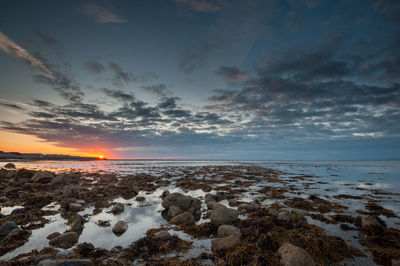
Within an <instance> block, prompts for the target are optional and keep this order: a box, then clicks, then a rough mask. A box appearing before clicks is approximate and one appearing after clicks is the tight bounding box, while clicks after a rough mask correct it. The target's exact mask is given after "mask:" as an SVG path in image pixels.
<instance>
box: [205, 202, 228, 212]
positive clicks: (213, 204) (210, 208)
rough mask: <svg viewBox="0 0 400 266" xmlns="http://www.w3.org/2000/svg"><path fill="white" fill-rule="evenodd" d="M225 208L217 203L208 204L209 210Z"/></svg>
mask: <svg viewBox="0 0 400 266" xmlns="http://www.w3.org/2000/svg"><path fill="white" fill-rule="evenodd" d="M221 207H222V208H225V205H223V204H221V203H217V202H215V201H209V202H207V208H208V209H209V210H216V209H218V208H221Z"/></svg>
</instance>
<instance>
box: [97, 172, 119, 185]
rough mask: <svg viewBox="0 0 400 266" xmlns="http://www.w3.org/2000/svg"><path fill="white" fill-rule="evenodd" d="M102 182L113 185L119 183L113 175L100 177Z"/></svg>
mask: <svg viewBox="0 0 400 266" xmlns="http://www.w3.org/2000/svg"><path fill="white" fill-rule="evenodd" d="M100 180H101V181H103V182H107V183H111V182H115V181H117V177H116V175H113V174H105V175H101V176H100Z"/></svg>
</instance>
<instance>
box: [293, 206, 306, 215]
mask: <svg viewBox="0 0 400 266" xmlns="http://www.w3.org/2000/svg"><path fill="white" fill-rule="evenodd" d="M292 213H294V214H297V215H301V216H305V215H306V212H305V211H303V210H300V209H296V208H294V209H292Z"/></svg>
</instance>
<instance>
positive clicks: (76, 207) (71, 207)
mask: <svg viewBox="0 0 400 266" xmlns="http://www.w3.org/2000/svg"><path fill="white" fill-rule="evenodd" d="M68 208H69V210H70V211H73V212H78V211H81V210H83V209H84V207H83V206H82V205H81V204H78V203H74V202H72V203H70V204H69V206H68Z"/></svg>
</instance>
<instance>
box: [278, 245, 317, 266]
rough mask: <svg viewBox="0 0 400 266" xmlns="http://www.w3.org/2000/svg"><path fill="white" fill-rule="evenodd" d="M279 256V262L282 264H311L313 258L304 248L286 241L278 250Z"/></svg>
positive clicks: (286, 265)
mask: <svg viewBox="0 0 400 266" xmlns="http://www.w3.org/2000/svg"><path fill="white" fill-rule="evenodd" d="M278 254H279V255H280V256H281V264H282V265H284V266H313V265H315V262H314V260H313V259H312V258H311V256H310V254H308V252H307V251H305V250H304V249H302V248H300V247H297V246H294V245H292V244H290V243H288V242H286V243H284V244H283V245H282V246H281V247H280V248H279V250H278Z"/></svg>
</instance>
